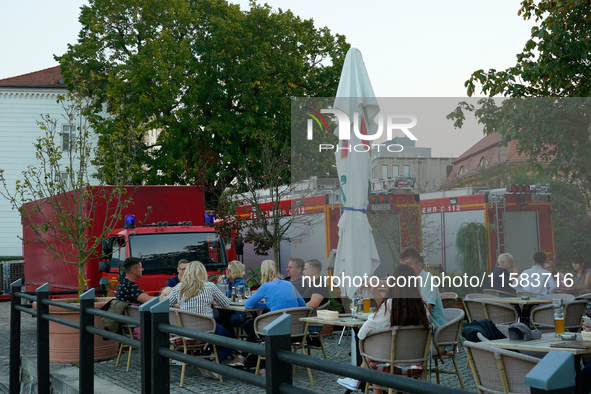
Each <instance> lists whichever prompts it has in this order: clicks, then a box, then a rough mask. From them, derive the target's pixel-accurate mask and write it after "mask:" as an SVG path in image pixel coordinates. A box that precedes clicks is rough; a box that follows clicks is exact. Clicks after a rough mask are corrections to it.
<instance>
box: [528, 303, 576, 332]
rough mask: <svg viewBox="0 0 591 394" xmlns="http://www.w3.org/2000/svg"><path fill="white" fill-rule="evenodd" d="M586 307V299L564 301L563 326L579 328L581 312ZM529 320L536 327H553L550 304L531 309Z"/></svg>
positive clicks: (552, 312) (571, 328)
mask: <svg viewBox="0 0 591 394" xmlns="http://www.w3.org/2000/svg"><path fill="white" fill-rule="evenodd" d="M586 309H587V301H586V300H573V301H566V302H565V303H564V328H565V329H567V330H577V331H578V330H580V329H581V325H582V324H583V313H584V312H585V310H586ZM530 321H531V322H532V324H533V325H534V326H536V327H554V310H553V307H552V305H540V306H538V307H535V308H534V309H532V310H531V313H530Z"/></svg>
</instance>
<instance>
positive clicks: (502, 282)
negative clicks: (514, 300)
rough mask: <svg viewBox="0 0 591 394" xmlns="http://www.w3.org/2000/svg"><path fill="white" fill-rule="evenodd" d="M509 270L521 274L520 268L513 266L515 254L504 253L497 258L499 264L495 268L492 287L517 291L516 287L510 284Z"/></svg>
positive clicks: (511, 291)
mask: <svg viewBox="0 0 591 394" xmlns="http://www.w3.org/2000/svg"><path fill="white" fill-rule="evenodd" d="M509 271H511V272H515V273H517V274H519V270H518V269H517V268H516V267H513V256H512V255H510V254H509V253H503V254H501V255H500V256H499V257H498V258H497V266H496V267H495V268H493V271H492V275H493V276H492V283H491V289H493V290H499V291H505V292H507V293H515V289H514V288H513V287H512V286H511V284H510V282H511V281H510V279H509V278H510V276H509V275H510V273H509Z"/></svg>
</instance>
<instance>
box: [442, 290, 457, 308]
mask: <svg viewBox="0 0 591 394" xmlns="http://www.w3.org/2000/svg"><path fill="white" fill-rule="evenodd" d="M439 296H440V297H441V303H442V304H443V307H444V308H453V307H454V306H455V304H456V300H457V299H458V295H457V293H454V292H453V291H444V292H443V293H441V294H439Z"/></svg>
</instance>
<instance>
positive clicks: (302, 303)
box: [297, 296, 306, 307]
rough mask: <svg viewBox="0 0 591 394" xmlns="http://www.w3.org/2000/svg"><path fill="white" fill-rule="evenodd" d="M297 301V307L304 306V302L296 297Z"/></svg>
mask: <svg viewBox="0 0 591 394" xmlns="http://www.w3.org/2000/svg"><path fill="white" fill-rule="evenodd" d="M297 300H298V307H300V306H306V301H304V299H303V298H302V297H301V296H300V297H298V298H297Z"/></svg>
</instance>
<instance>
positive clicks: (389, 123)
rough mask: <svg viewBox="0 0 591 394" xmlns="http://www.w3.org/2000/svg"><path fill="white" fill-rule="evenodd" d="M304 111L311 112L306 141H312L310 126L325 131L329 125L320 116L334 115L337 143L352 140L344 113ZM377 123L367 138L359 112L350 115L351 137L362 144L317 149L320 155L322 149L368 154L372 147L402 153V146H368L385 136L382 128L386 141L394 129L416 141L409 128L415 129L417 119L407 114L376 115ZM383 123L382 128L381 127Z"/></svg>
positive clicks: (311, 128) (330, 145) (319, 146)
mask: <svg viewBox="0 0 591 394" xmlns="http://www.w3.org/2000/svg"><path fill="white" fill-rule="evenodd" d="M305 109H306V110H307V111H309V112H310V116H311V117H312V119H308V122H307V135H306V138H307V139H308V140H312V139H313V127H314V121H316V123H317V124H318V126H320V129H321V130H325V131H326V132H328V124H327V122H326V120H325V119H324V117H323V116H322V114H333V115H334V116H336V118H337V124H338V136H339V140H343V141H349V140H350V139H351V120H350V118H349V115H347V114H346V113H345V112H343V111H341V110H338V109H321V110H320V113H319V112H318V111H316V110H313V109H312V108H305ZM384 119H385V121H384ZM375 120H376V121H377V130H376V132H375V134H372V135H368V134H367V128H366V126H365V121H364V119H362V121H361V122H360V121H359V113H358V112H354V113H353V122H352V123H353V133H354V135H355V136H356V137H357V138H358V139H359V140H360V141H362V142H363V143H361V144H353V145H349V144H347V143H345V144H343V145H342V146H341V147H339V146H336V147H335V146H334V145H332V144H319V145H318V150H319V152H322V151H323V150H335V149H336V151H337V152H338V151H339V150H347V151H349V152H351V151H355V152H368V151H370V150H371V149H373V148H376V149H377V151H378V152H379V151H380V148H383V149H386V150H387V151H388V152H402V150H403V149H404V147H403V146H402V145H400V144H390V145H384V144H377V143H372V144H369V143H368V142H367V141H374V140H377V139H378V138H380V137H381V136H382V134H383V133H384V129H385V130H386V140H387V141H389V140H391V139H392V138H393V131H394V130H401V131H402V132H403V133H404V134H405V135H406V136H407V137H408V138H409V139H411V140H413V141H416V140H417V137H415V135H414V134H413V133H412V132H411V131H410V129H411V128H413V127H414V126H416V124H417V117H416V116H414V115H410V114H387V115H382V114H378V115H377V116H376V118H375ZM384 123H385V126H384Z"/></svg>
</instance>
